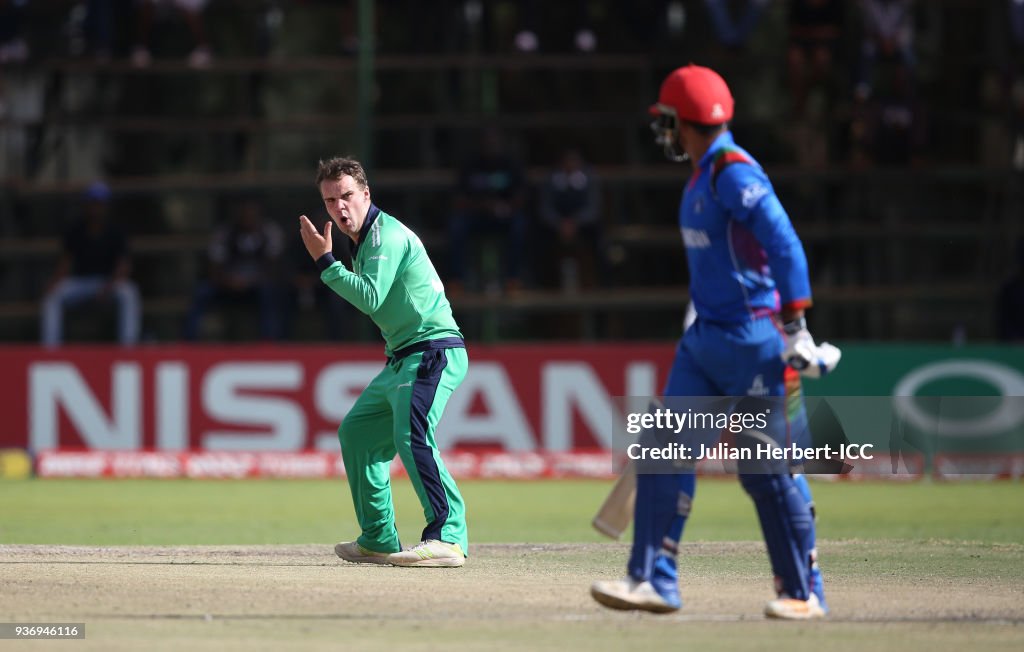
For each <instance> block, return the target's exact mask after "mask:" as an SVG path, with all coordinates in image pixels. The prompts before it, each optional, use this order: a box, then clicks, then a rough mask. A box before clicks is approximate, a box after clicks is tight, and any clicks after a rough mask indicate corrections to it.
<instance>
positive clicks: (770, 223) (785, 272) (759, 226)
mask: <svg viewBox="0 0 1024 652" xmlns="http://www.w3.org/2000/svg"><path fill="white" fill-rule="evenodd" d="M715 189H716V191H717V194H718V197H719V200H720V201H721V202H722V204H723V205H724V206H725V208H726V210H727V212H728V214H729V215H730V217H732V218H733V219H734V220H736V221H737V222H739V223H741V224H743V225H744V226H746V227H747V228H748V229H749V230H750V231H751V233H753V234H754V237H755V238H757V241H758V242H759V243H760V244H761V246H762V247H763V248H764V251H765V255H766V256H767V258H768V265H769V266H770V267H771V271H772V277H773V278H774V280H775V286H776V289H777V290H778V292H779V299H780V301H781V303H782V306H783V307H784V308H806V307H808V306H810V305H811V282H810V278H809V276H808V272H807V256H806V255H805V254H804V247H803V243H801V242H800V238H799V236H797V234H796V230H795V229H794V228H793V223H792V222H791V221H790V219H789V215H787V214H786V209H785V208H783V207H782V203H781V202H780V201H779V198H778V197H777V196H776V195H775V190H774V189H773V188H772V185H771V182H770V181H769V180H768V176H767V175H766V174H765V173H764V171H763V170H761V169H760V168H758V167H756V166H754V165H751V164H749V163H733V164H731V165H728V166H726V167H725V168H724V169H723V170H722V172H721V174H720V175H719V176H718V179H717V182H716V185H715Z"/></svg>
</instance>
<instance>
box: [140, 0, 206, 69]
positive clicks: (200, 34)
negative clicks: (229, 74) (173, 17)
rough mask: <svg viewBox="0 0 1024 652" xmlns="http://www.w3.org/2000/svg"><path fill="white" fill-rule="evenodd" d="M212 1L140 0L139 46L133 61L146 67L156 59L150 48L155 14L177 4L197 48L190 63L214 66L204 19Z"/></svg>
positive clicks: (196, 66)
mask: <svg viewBox="0 0 1024 652" xmlns="http://www.w3.org/2000/svg"><path fill="white" fill-rule="evenodd" d="M208 2H209V0H138V3H139V15H138V35H137V39H136V43H135V49H134V50H133V51H132V63H133V64H135V66H136V67H138V68H145V67H146V66H148V65H149V64H150V62H151V61H152V59H153V55H152V53H151V52H150V51H149V35H150V32H151V31H152V29H153V22H154V18H155V14H156V13H157V11H158V10H162V9H164V8H165V7H167V6H173V7H174V8H176V9H177V10H178V11H179V12H180V13H181V15H182V16H183V17H184V18H185V22H186V24H187V25H188V29H189V31H190V32H191V33H192V38H193V40H194V41H195V48H194V49H193V50H192V52H191V54H189V55H188V65H190V66H192V67H193V68H205V67H206V66H208V65H210V60H211V59H212V54H211V52H210V44H209V41H208V40H207V38H206V24H205V22H204V21H203V10H204V9H205V8H206V5H207V3H208Z"/></svg>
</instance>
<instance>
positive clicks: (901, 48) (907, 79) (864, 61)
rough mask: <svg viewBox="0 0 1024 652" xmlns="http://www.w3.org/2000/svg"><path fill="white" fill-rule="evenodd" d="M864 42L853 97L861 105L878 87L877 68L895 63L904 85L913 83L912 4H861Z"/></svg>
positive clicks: (884, 0) (874, 0)
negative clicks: (884, 62) (877, 65)
mask: <svg viewBox="0 0 1024 652" xmlns="http://www.w3.org/2000/svg"><path fill="white" fill-rule="evenodd" d="M860 7H861V13H862V15H863V18H864V39H863V41H861V51H860V66H859V74H858V79H857V86H856V88H855V89H854V96H855V97H856V99H857V100H859V101H865V100H867V99H868V98H869V97H871V93H872V91H873V89H874V86H875V82H876V80H875V64H876V62H878V61H880V60H882V61H886V62H895V63H896V64H897V66H898V67H899V68H900V70H898V71H897V73H896V74H897V75H899V76H900V77H902V78H903V81H902V83H911V84H912V83H913V80H914V68H915V64H916V61H917V59H916V57H915V55H914V4H913V0H861V2H860Z"/></svg>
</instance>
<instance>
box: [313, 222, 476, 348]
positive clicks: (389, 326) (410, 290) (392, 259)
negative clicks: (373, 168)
mask: <svg viewBox="0 0 1024 652" xmlns="http://www.w3.org/2000/svg"><path fill="white" fill-rule="evenodd" d="M317 263H318V264H319V265H320V267H321V272H320V279H321V280H322V281H323V282H324V283H325V284H326V285H327V286H328V287H330V288H331V289H332V290H333V291H334V292H335V293H337V294H338V295H339V296H341V297H342V298H344V299H345V300H346V301H348V302H349V303H351V304H352V305H353V306H355V307H356V308H357V309H359V311H361V312H363V313H365V314H367V315H369V317H370V319H372V320H373V322H374V323H375V324H376V325H377V327H378V328H380V331H381V335H383V336H384V341H385V342H386V344H387V352H388V354H389V355H390V354H391V352H393V351H396V350H398V349H402V348H404V347H406V346H409V345H410V344H414V343H416V342H422V341H425V340H433V339H440V338H445V337H462V334H461V332H460V331H459V328H458V325H457V324H456V323H455V318H454V317H453V316H452V310H451V304H449V303H448V299H447V297H445V294H444V286H443V285H442V283H441V279H440V278H439V277H438V275H437V271H436V270H435V269H434V266H433V264H432V263H431V262H430V258H429V257H428V256H427V252H426V250H425V249H424V248H423V243H422V242H421V241H420V239H419V237H418V236H417V235H416V234H415V233H413V232H412V231H411V230H409V228H408V227H406V226H405V225H404V224H402V223H401V222H399V221H398V220H396V219H395V218H394V217H391V216H390V215H388V214H387V213H384V212H383V211H380V210H379V209H377V208H376V207H375V206H372V207H371V208H370V212H369V214H368V215H367V218H366V222H365V223H364V225H363V228H362V230H361V231H360V240H359V244H358V245H357V246H356V247H355V251H354V252H353V256H352V270H351V271H349V270H348V269H346V268H345V266H344V265H342V264H341V263H340V262H337V261H335V260H334V257H333V256H331V255H330V254H327V255H326V256H324V257H323V258H322V259H321V260H319V261H317Z"/></svg>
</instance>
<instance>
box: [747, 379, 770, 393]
mask: <svg viewBox="0 0 1024 652" xmlns="http://www.w3.org/2000/svg"><path fill="white" fill-rule="evenodd" d="M747 396H768V388H767V387H765V384H764V376H763V375H761V374H757V375H756V376H754V382H752V383H750V387H749V388H748V389H747Z"/></svg>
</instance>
